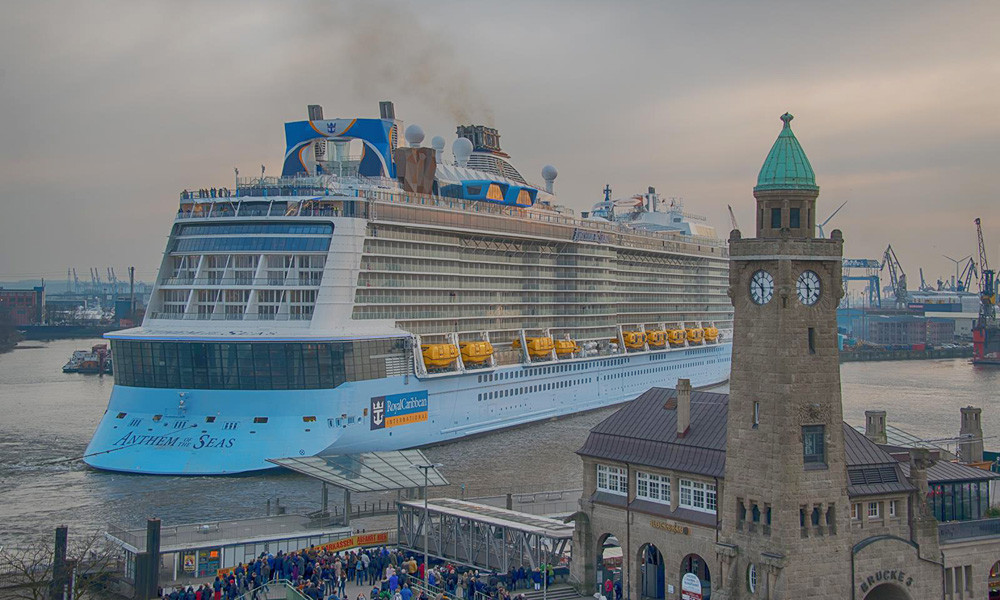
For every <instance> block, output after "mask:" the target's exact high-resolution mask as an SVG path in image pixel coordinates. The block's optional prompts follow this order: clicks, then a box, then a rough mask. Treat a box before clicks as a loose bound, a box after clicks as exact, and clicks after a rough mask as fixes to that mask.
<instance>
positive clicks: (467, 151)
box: [451, 137, 472, 167]
mask: <svg viewBox="0 0 1000 600" xmlns="http://www.w3.org/2000/svg"><path fill="white" fill-rule="evenodd" d="M451 152H452V154H454V155H455V162H456V163H458V166H460V167H464V166H465V165H467V164H469V157H470V156H472V142H471V141H469V138H464V137H460V138H458V139H457V140H455V141H454V142H452V144H451Z"/></svg>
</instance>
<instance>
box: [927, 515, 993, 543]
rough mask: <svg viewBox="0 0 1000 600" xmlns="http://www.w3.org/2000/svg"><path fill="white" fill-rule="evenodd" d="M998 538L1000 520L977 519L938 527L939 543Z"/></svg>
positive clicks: (952, 522) (953, 522) (943, 524)
mask: <svg viewBox="0 0 1000 600" xmlns="http://www.w3.org/2000/svg"><path fill="white" fill-rule="evenodd" d="M998 536H1000V519H978V520H975V521H951V522H948V523H941V524H939V525H938V537H939V539H940V541H941V542H945V543H947V542H955V541H959V540H966V539H971V538H981V537H998Z"/></svg>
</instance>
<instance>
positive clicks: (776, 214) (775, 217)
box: [771, 208, 781, 229]
mask: <svg viewBox="0 0 1000 600" xmlns="http://www.w3.org/2000/svg"><path fill="white" fill-rule="evenodd" d="M771 229H781V209H780V208H772V209H771Z"/></svg>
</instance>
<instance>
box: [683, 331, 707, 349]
mask: <svg viewBox="0 0 1000 600" xmlns="http://www.w3.org/2000/svg"><path fill="white" fill-rule="evenodd" d="M704 341H705V330H704V329H702V328H701V327H691V328H689V329H688V330H687V342H688V345H698V344H701V343H703V342H704Z"/></svg>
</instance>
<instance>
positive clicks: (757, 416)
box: [753, 402, 760, 429]
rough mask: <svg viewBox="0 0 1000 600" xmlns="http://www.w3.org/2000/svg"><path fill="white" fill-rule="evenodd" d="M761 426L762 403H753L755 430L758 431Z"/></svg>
mask: <svg viewBox="0 0 1000 600" xmlns="http://www.w3.org/2000/svg"><path fill="white" fill-rule="evenodd" d="M758 425H760V402H754V403H753V428H754V429H757V426H758Z"/></svg>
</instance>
